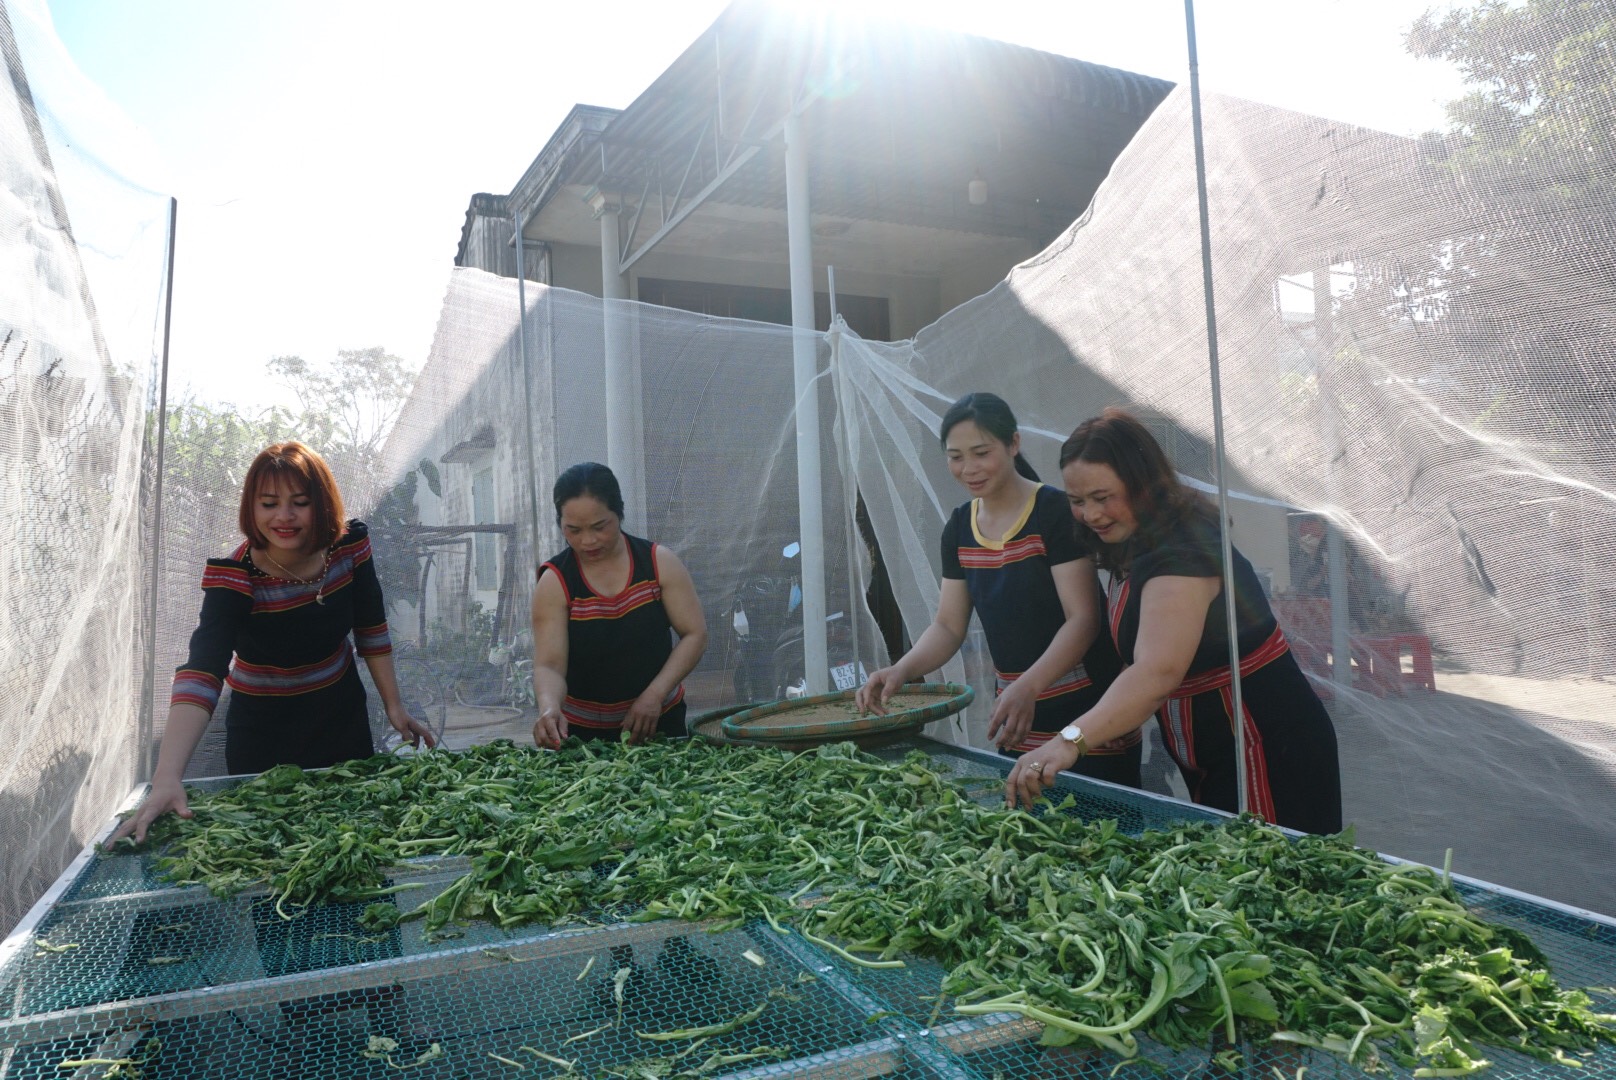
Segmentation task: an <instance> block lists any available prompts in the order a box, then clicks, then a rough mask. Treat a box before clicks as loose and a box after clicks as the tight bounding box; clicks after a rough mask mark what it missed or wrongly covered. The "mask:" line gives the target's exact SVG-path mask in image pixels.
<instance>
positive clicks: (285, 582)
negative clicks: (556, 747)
mask: <svg viewBox="0 0 1616 1080" xmlns="http://www.w3.org/2000/svg"><path fill="white" fill-rule="evenodd" d="M238 524H239V525H240V527H241V531H242V534H243V535H244V536H245V540H243V542H242V543H240V544H239V545H237V547H236V549H235V550H234V551H233V552H231V554H230V555H229V556H228V557H227V558H223V559H209V560H208V564H207V569H206V570H204V571H203V574H202V615H201V618H200V619H199V620H198V622H197V627H196V630H195V631H193V632H192V634H191V647H190V655H189V657H188V658H187V659H186V661H185V664H184V665H183V666H182V667H180V669H179V670H178V671H177V672H175V674H174V686H173V692H172V694H171V695H170V699H169V701H170V704H169V710H168V725H167V726H166V727H165V728H164V729H163V741H162V750H161V752H160V753H159V755H158V759H157V768H156V770H155V772H154V774H153V776H152V789H151V793H150V794H149V795H148V796H147V797H146V799H145V801H144V802H143V803H141V806H140V810H139V811H138V812H137V813H136V814H135V815H134V816H132V817H130V818H129V819H127V820H126V821H125V822H124V823H123V824H122V825H121V826H119V828H118V830H117V832H115V833H114V834H113V836H112V839H114V840H117V839H119V838H121V837H123V836H125V835H127V834H128V833H130V832H133V833H134V835H135V840H136V842H137V843H138V842H142V841H144V840H145V838H146V829H147V827H148V826H149V825H150V824H151V823H152V821H154V820H155V819H156V818H157V817H158V816H160V815H162V814H164V813H167V812H168V811H170V810H172V811H174V812H175V813H177V814H179V815H180V816H181V817H190V816H191V811H190V808H189V807H188V806H187V805H186V800H185V790H184V788H183V787H182V786H181V783H180V780H181V776H182V775H183V773H184V771H185V766H186V764H187V763H188V762H189V761H190V759H191V754H192V753H193V752H194V751H195V750H196V746H197V743H198V742H199V741H200V740H201V738H202V733H203V731H204V730H205V729H206V728H207V726H208V721H209V720H210V718H211V717H212V715H213V710H214V707H215V706H216V705H217V704H218V702H219V696H220V693H221V691H222V689H223V687H224V685H225V684H226V683H229V685H230V689H231V695H230V708H229V711H228V712H227V713H226V714H225V764H226V767H227V768H228V769H229V770H230V772H232V773H257V772H263V771H264V770H265V769H270V768H273V767H274V766H276V765H287V764H291V765H298V766H301V767H303V768H306V769H313V768H323V767H325V766H329V765H335V764H337V763H338V762H341V761H347V760H350V759H353V758H363V757H369V756H371V755H372V754H374V753H375V752H376V750H375V746H374V744H373V743H372V742H371V735H370V716H369V709H368V705H367V702H366V695H365V688H364V684H363V683H361V682H360V681H359V671H358V668H357V667H356V666H355V665H354V653H355V651H356V650H357V652H358V654H359V656H360V657H362V658H363V659H364V661H365V664H366V666H367V667H368V668H369V669H370V676H371V679H372V681H373V682H374V683H375V684H376V689H377V691H378V692H379V693H380V694H381V699H382V706H383V707H384V708H385V709H386V710H387V721H388V723H390V724H391V725H392V726H393V729H394V730H395V731H397V732H398V733H399V735H401V736H402V737H403V738H404V740H405V741H406V742H408V743H410V744H411V745H417V744H418V743H419V742H420V741H421V740H423V739H424V740H425V741H426V745H427V746H432V745H434V741H435V740H434V739H433V737H432V733H431V731H430V730H429V729H428V728H427V727H426V725H424V724H422V723H420V722H419V721H418V720H416V719H415V718H414V717H412V716H410V715H409V713H408V711H406V709H405V707H404V701H403V698H402V697H401V696H400V695H399V690H398V679H397V676H396V675H395V674H394V671H393V657H392V643H391V640H390V638H389V637H388V632H387V616H386V612H385V608H384V604H383V601H382V589H381V584H380V582H379V581H378V580H377V578H376V567H375V564H374V563H373V562H372V561H371V557H370V538H369V536H368V534H367V532H366V529H365V525H364V522H361V521H345V519H344V517H343V507H342V495H341V493H340V492H339V491H338V490H337V484H336V481H335V480H334V479H333V478H332V476H331V469H330V467H329V466H327V465H326V463H325V460H324V459H323V458H321V457H320V455H319V454H317V453H315V452H314V451H313V450H311V449H309V448H308V447H307V446H304V445H303V444H302V443H299V442H283V443H276V444H275V445H273V446H270V447H267V448H266V449H264V450H263V451H262V452H261V453H259V455H258V456H257V457H256V458H255V459H254V460H253V463H252V466H251V467H250V468H249V469H248V470H247V478H246V481H245V482H244V483H243V484H242V491H241V505H240V508H239V511H238ZM350 638H351V640H350Z"/></svg>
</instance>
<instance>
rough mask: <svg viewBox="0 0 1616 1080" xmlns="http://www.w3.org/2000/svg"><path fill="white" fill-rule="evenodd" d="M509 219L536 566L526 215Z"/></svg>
mask: <svg viewBox="0 0 1616 1080" xmlns="http://www.w3.org/2000/svg"><path fill="white" fill-rule="evenodd" d="M511 222H512V224H514V225H515V226H516V342H517V348H518V349H520V350H521V353H522V357H521V359H522V363H521V365H520V368H519V370H520V371H521V373H522V417H523V423H522V431H523V432H524V433H525V434H526V439H525V440H524V442H525V446H524V448H525V449H526V451H527V497H528V506H529V511H530V512H529V515H528V521H529V525H530V527H531V528H532V530H533V532H532V534H531V535H532V538H531V539H530V540H529V541H528V553H529V555H530V556H531V561H532V563H533V565H535V566H537V565H538V562H539V560H540V559H542V558H544V556H543V555H542V554H541V553H540V551H539V506H540V505H541V503H540V497H539V492H540V490H541V488H540V486H539V462H538V456H537V454H535V453H534V450H533V419H534V417H533V360H532V357H531V355H530V354H529V351H528V344H527V252H526V248H525V245H524V243H523V237H522V234H523V233H524V232H525V231H526V230H527V218H526V217H525V216H523V215H518V214H513V215H512V217H511Z"/></svg>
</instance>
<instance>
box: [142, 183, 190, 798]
mask: <svg viewBox="0 0 1616 1080" xmlns="http://www.w3.org/2000/svg"><path fill="white" fill-rule="evenodd" d="M179 207H180V204H179V200H178V199H175V198H172V197H171V198H170V199H169V200H168V265H167V267H166V269H165V270H164V280H163V343H162V360H161V361H160V364H159V367H158V375H157V469H156V481H155V483H154V484H153V486H152V542H151V545H150V547H149V548H148V550H149V551H150V552H151V594H150V595H149V596H147V598H146V664H145V671H144V673H143V674H142V675H141V680H140V682H141V687H140V730H139V731H138V732H137V733H136V738H137V739H138V740H139V744H140V765H139V768H140V779H142V780H144V779H146V778H148V777H150V776H151V774H152V768H153V757H152V743H153V741H154V740H155V738H156V732H157V716H156V713H157V702H156V700H155V698H156V695H157V597H158V594H159V593H160V592H161V585H162V580H163V465H164V456H165V453H166V450H167V445H168V341H169V330H170V327H171V326H172V325H173V321H174V238H175V235H176V230H177V228H178V226H179Z"/></svg>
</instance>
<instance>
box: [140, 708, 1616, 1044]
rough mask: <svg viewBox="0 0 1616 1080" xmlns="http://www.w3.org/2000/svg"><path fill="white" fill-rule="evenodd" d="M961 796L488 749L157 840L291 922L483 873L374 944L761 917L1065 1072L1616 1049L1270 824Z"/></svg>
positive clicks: (290, 775) (674, 748)
mask: <svg viewBox="0 0 1616 1080" xmlns="http://www.w3.org/2000/svg"><path fill="white" fill-rule="evenodd" d="M967 786H968V785H965V784H961V783H958V782H953V781H950V780H949V779H947V778H945V777H943V776H941V775H939V773H938V772H936V771H935V769H934V767H933V765H932V763H931V762H930V761H929V759H927V758H926V757H925V755H923V754H919V753H915V754H911V755H910V756H909V757H908V758H906V759H905V760H903V761H902V762H898V763H887V762H883V761H880V760H878V759H875V758H872V757H869V756H867V755H863V754H860V753H859V752H857V751H856V750H855V749H854V748H853V747H852V746H851V745H847V744H843V745H839V746H827V747H824V748H822V749H820V750H819V751H817V752H814V753H805V754H798V755H788V754H785V753H780V752H774V751H763V750H739V749H729V748H719V747H712V746H708V745H706V744H704V743H701V742H699V741H697V740H687V741H684V742H680V743H661V744H653V745H649V746H644V747H628V746H626V745H620V744H610V743H595V744H588V745H580V744H568V745H567V746H565V747H564V748H563V749H562V750H561V752H559V753H551V752H544V751H538V750H532V749H525V748H518V747H515V746H513V745H511V744H509V743H495V744H492V745H489V746H483V747H478V748H476V749H472V750H468V751H465V752H462V753H447V752H442V751H434V752H430V753H423V754H419V755H415V756H409V757H385V756H384V757H377V758H372V759H370V760H366V761H359V762H353V763H350V764H346V765H342V766H339V767H337V768H334V769H330V770H328V771H325V772H323V773H319V774H305V773H304V772H302V771H301V770H299V769H297V768H295V767H289V766H283V767H280V768H276V769H272V770H270V771H269V772H266V773H264V774H263V775H262V776H260V777H258V778H256V779H254V780H253V781H251V782H249V783H246V784H243V785H241V786H239V787H235V788H231V789H229V790H226V791H221V792H218V793H216V794H210V795H204V794H199V793H193V794H192V797H191V807H192V809H193V810H194V811H195V813H196V816H195V818H194V819H191V820H181V819H178V818H175V817H173V816H168V817H165V818H164V819H162V820H161V821H160V822H159V823H158V824H157V826H156V827H155V828H154V829H153V838H154V839H153V840H152V841H149V842H155V843H156V844H158V845H160V848H161V855H160V857H159V859H158V860H157V866H158V869H159V870H160V871H161V872H162V873H163V874H164V875H165V876H166V877H167V878H169V879H170V880H172V881H174V882H177V883H192V884H201V885H205V886H207V887H208V888H209V889H211V890H212V891H213V892H215V893H217V894H220V895H230V894H233V893H236V892H239V891H240V890H242V889H245V888H248V887H252V886H267V887H268V889H269V890H270V891H271V892H272V893H273V894H274V896H275V897H276V903H277V906H278V909H279V910H280V911H281V913H282V914H283V915H285V916H286V917H288V918H290V917H295V916H296V915H297V914H298V912H299V910H300V909H301V908H302V907H303V906H304V905H308V904H313V903H318V902H321V901H326V900H345V901H353V900H364V899H376V898H379V897H382V896H384V895H386V894H388V893H390V892H397V891H399V889H400V888H401V887H398V886H389V885H388V883H387V881H388V879H387V872H388V869H389V868H390V867H396V866H398V865H399V864H400V863H403V862H405V861H406V860H412V859H417V858H420V857H423V856H461V857H465V858H467V859H469V863H470V866H469V870H468V871H467V872H466V873H465V874H464V875H463V876H461V877H459V878H458V879H457V880H455V881H454V882H453V883H452V884H450V885H449V886H448V887H447V888H445V889H443V890H442V891H440V892H438V893H437V894H436V895H434V896H433V897H432V898H431V899H430V900H428V901H426V902H425V903H423V904H420V905H419V906H415V907H411V906H410V904H409V902H408V898H407V895H400V896H397V897H395V898H394V899H393V902H390V903H386V904H381V903H378V904H373V905H372V906H371V907H370V908H368V909H367V911H366V916H367V920H368V921H369V922H370V923H371V924H372V925H375V926H378V927H380V926H382V925H386V924H388V923H392V922H397V921H399V920H400V919H403V920H413V919H421V920H424V924H425V928H426V929H427V931H428V932H429V933H438V932H445V931H446V930H447V929H448V928H449V927H450V926H451V924H453V923H455V922H457V921H460V920H469V919H486V920H490V921H493V922H495V923H497V924H499V925H501V926H507V927H508V926H515V925H519V924H522V923H527V922H538V923H543V924H547V925H550V926H559V925H564V924H567V923H569V922H578V921H583V920H589V921H599V920H602V919H607V920H609V919H618V918H631V919H641V920H643V919H660V918H679V919H689V920H702V921H706V922H708V923H709V924H711V925H713V926H715V927H718V928H722V927H727V926H733V925H736V924H739V923H741V922H743V921H746V920H752V919H766V920H768V922H769V923H770V924H772V925H774V926H775V927H776V929H779V930H780V931H781V932H793V931H795V932H800V933H803V934H804V935H806V936H807V937H808V938H809V940H812V941H816V942H818V943H819V944H821V945H823V946H825V947H827V948H829V949H831V950H833V951H835V952H837V953H839V954H840V955H842V956H844V957H845V958H847V959H849V960H852V961H854V962H856V963H861V964H866V965H873V966H901V963H902V960H901V957H903V956H904V955H906V954H912V955H917V956H928V957H933V958H935V959H936V960H938V961H940V962H941V963H942V964H943V965H944V966H945V967H946V968H947V969H948V974H947V976H946V977H945V979H944V982H943V985H942V988H941V992H942V994H943V995H945V999H946V1000H947V1001H948V1002H950V1003H951V1004H952V1006H953V1007H954V1009H955V1011H956V1012H958V1013H964V1014H985V1013H1005V1012H1010V1013H1020V1014H1022V1015H1024V1016H1026V1017H1028V1018H1031V1019H1034V1020H1037V1021H1039V1022H1041V1023H1043V1024H1044V1025H1045V1029H1044V1042H1045V1043H1046V1044H1050V1045H1063V1044H1067V1043H1077V1044H1081V1045H1096V1046H1100V1047H1104V1048H1106V1049H1108V1050H1111V1051H1114V1052H1115V1053H1117V1054H1119V1055H1121V1056H1123V1057H1125V1058H1132V1057H1135V1056H1137V1055H1138V1054H1140V1052H1141V1045H1140V1042H1139V1040H1140V1038H1142V1037H1148V1038H1149V1039H1151V1040H1154V1041H1155V1042H1157V1043H1160V1044H1163V1045H1165V1046H1168V1047H1171V1048H1184V1047H1189V1046H1204V1045H1206V1044H1207V1043H1208V1042H1209V1040H1213V1039H1215V1038H1217V1037H1219V1036H1221V1037H1222V1039H1223V1040H1226V1042H1227V1044H1229V1045H1231V1046H1232V1045H1235V1044H1236V1043H1237V1041H1238V1040H1239V1039H1241V1038H1252V1037H1257V1038H1262V1037H1265V1036H1266V1037H1267V1038H1269V1039H1271V1040H1276V1041H1279V1042H1289V1043H1296V1044H1302V1045H1306V1046H1311V1047H1316V1048H1319V1049H1323V1050H1326V1051H1329V1052H1331V1053H1334V1054H1337V1055H1339V1056H1341V1057H1343V1058H1345V1059H1347V1060H1348V1061H1351V1062H1353V1063H1354V1064H1356V1065H1359V1066H1361V1067H1366V1068H1371V1069H1372V1068H1374V1067H1376V1066H1377V1065H1378V1064H1379V1063H1380V1061H1381V1059H1382V1057H1383V1056H1385V1057H1390V1058H1391V1059H1393V1060H1395V1061H1396V1062H1398V1063H1399V1064H1402V1065H1405V1066H1408V1067H1414V1068H1417V1071H1416V1073H1415V1075H1416V1076H1458V1075H1464V1074H1466V1073H1469V1072H1474V1071H1478V1070H1480V1069H1484V1068H1486V1067H1487V1065H1488V1064H1489V1062H1488V1060H1487V1057H1486V1052H1485V1051H1484V1050H1483V1047H1484V1046H1494V1047H1506V1048H1509V1049H1512V1050H1515V1051H1519V1052H1521V1053H1524V1054H1527V1055H1530V1056H1532V1057H1535V1058H1539V1059H1544V1060H1553V1061H1558V1062H1560V1063H1562V1064H1566V1065H1575V1064H1579V1062H1578V1057H1579V1056H1584V1055H1587V1054H1589V1053H1591V1052H1592V1050H1593V1049H1594V1048H1595V1047H1596V1046H1597V1044H1598V1042H1599V1041H1600V1040H1616V1016H1610V1015H1601V1014H1599V1013H1597V1012H1596V1011H1595V1008H1594V1004H1593V1001H1592V999H1591V998H1590V997H1589V995H1588V994H1587V993H1586V992H1583V991H1579V990H1565V989H1561V988H1560V987H1559V986H1558V985H1557V984H1556V983H1555V981H1554V980H1553V978H1552V977H1551V976H1550V974H1549V972H1548V970H1547V967H1546V964H1545V962H1544V959H1543V957H1542V955H1541V954H1540V953H1539V952H1538V950H1537V949H1536V948H1535V947H1534V946H1533V944H1532V943H1531V942H1530V940H1529V939H1527V938H1526V937H1525V936H1524V935H1522V934H1521V933H1519V932H1517V931H1514V930H1511V929H1508V928H1505V927H1501V926H1496V925H1489V924H1486V923H1484V922H1482V921H1480V920H1479V919H1477V918H1475V917H1474V916H1473V915H1471V914H1470V913H1469V912H1468V911H1466V909H1465V908H1464V906H1463V905H1462V904H1461V903H1460V902H1459V899H1458V897H1457V895H1456V893H1455V892H1454V891H1453V889H1452V888H1451V887H1450V886H1449V885H1448V883H1447V882H1445V881H1444V880H1443V877H1442V875H1441V874H1438V873H1435V872H1433V871H1431V870H1429V869H1426V868H1423V867H1408V866H1394V865H1390V864H1387V863H1385V862H1383V861H1382V860H1380V859H1378V858H1377V857H1376V856H1375V855H1373V854H1372V853H1368V852H1365V851H1361V850H1358V849H1357V848H1355V847H1354V846H1353V845H1352V844H1351V842H1350V840H1349V839H1347V838H1344V837H1333V838H1324V837H1307V838H1303V839H1299V840H1293V839H1290V838H1288V837H1286V836H1285V835H1284V834H1282V833H1281V832H1279V831H1278V830H1276V829H1273V828H1270V827H1268V826H1266V825H1263V824H1261V823H1260V822H1257V821H1254V820H1250V819H1244V820H1239V821H1235V822H1230V823H1217V824H1212V823H1201V824H1191V825H1184V826H1180V827H1177V828H1173V829H1169V830H1161V831H1151V832H1147V833H1145V834H1144V835H1142V836H1137V837H1134V836H1128V835H1126V834H1123V833H1121V832H1118V831H1117V829H1116V827H1115V824H1114V823H1113V822H1109V821H1096V822H1087V823H1086V822H1083V821H1080V820H1078V819H1077V818H1075V817H1073V816H1071V815H1070V814H1066V813H1060V812H1053V813H1039V814H1029V813H1025V812H1021V811H1009V810H1006V809H1004V808H1003V806H1002V804H999V803H998V802H996V801H995V800H991V799H989V800H982V801H974V800H973V799H972V798H971V796H970V794H969V792H968V791H967V790H966V787H967ZM1056 809H1057V810H1058V809H1064V807H1060V808H1056Z"/></svg>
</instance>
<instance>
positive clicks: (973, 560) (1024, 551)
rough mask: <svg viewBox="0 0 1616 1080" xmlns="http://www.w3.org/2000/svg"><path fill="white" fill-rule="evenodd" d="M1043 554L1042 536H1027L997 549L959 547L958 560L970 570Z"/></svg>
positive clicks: (1007, 563)
mask: <svg viewBox="0 0 1616 1080" xmlns="http://www.w3.org/2000/svg"><path fill="white" fill-rule="evenodd" d="M1044 554H1046V550H1045V548H1044V538H1043V537H1042V536H1028V537H1023V538H1022V539H1020V540H1014V541H1012V542H1010V543H1008V544H1006V545H1004V547H1002V548H999V549H998V550H997V551H995V550H993V549H990V548H971V547H962V548H960V549H959V562H960V566H961V567H962V568H968V569H971V570H997V569H999V568H1001V567H1004V566H1009V565H1010V564H1011V563H1018V562H1021V561H1023V560H1025V559H1032V558H1036V557H1038V556H1040V555H1044Z"/></svg>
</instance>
